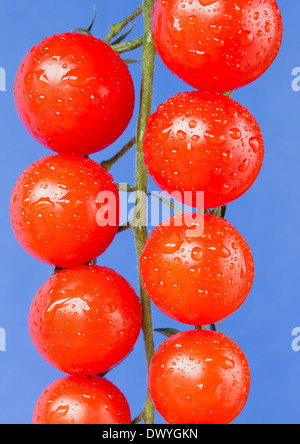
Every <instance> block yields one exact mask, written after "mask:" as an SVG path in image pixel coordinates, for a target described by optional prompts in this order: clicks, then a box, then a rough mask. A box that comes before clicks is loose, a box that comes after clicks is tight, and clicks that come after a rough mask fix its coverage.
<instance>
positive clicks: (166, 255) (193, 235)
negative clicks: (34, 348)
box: [140, 0, 283, 424]
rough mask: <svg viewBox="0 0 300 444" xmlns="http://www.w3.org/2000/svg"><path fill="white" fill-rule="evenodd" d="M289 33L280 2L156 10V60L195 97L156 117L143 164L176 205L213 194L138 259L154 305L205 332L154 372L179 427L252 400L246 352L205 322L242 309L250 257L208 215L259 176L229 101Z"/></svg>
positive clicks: (254, 146) (246, 123)
mask: <svg viewBox="0 0 300 444" xmlns="http://www.w3.org/2000/svg"><path fill="white" fill-rule="evenodd" d="M282 28H283V27H282V19H281V15H280V11H279V9H278V6H277V4H276V2H275V0H251V1H249V0H238V1H234V2H233V1H231V0H168V1H166V0H155V2H154V10H153V14H152V32H153V39H154V43H155V46H156V49H157V52H158V54H159V55H160V57H161V59H162V61H163V62H164V63H165V65H166V66H167V67H168V68H169V69H170V70H171V71H172V72H173V73H174V74H176V75H177V76H178V77H180V78H181V79H182V80H184V81H185V82H186V83H188V84H189V85H190V86H192V87H194V88H197V90H198V91H192V92H185V93H181V94H177V95H176V96H175V97H172V98H170V99H169V100H168V101H167V102H166V103H163V104H162V105H160V106H159V107H158V109H157V111H156V112H155V113H154V114H153V115H152V116H150V118H149V120H148V125H147V129H146V134H145V138H144V155H145V162H146V165H147V167H148V171H149V173H150V175H151V176H152V178H153V179H154V181H155V182H156V184H157V185H158V186H159V187H160V188H161V189H162V190H163V191H165V192H167V193H169V194H170V195H171V197H172V198H174V199H175V200H177V201H179V202H181V203H184V204H185V205H188V206H190V207H194V208H195V207H197V203H198V202H201V200H200V199H199V200H198V193H199V192H200V191H202V192H204V205H203V207H204V209H205V210H206V213H208V214H205V215H204V218H203V219H201V218H200V219H199V217H197V213H195V214H192V213H190V214H189V213H185V214H183V215H182V214H178V215H175V216H173V217H172V218H171V219H170V220H168V221H166V222H164V223H162V224H161V225H159V226H158V227H157V228H155V229H154V230H153V231H152V233H151V236H150V238H149V239H148V241H147V243H146V246H145V249H144V253H143V255H142V257H141V262H140V265H141V276H142V281H143V284H144V287H145V289H146V290H147V292H148V295H149V297H150V298H151V299H152V301H153V302H154V304H155V305H156V306H157V307H158V308H159V309H160V310H161V311H162V312H163V313H165V314H166V315H168V316H169V317H171V318H173V319H175V320H177V321H179V322H182V323H184V324H190V325H194V326H196V328H197V329H196V330H193V331H187V332H183V333H178V334H177V335H176V336H172V337H171V338H170V339H169V340H167V341H165V343H164V344H163V345H162V346H161V347H160V348H159V350H158V351H157V353H156V354H155V356H154V358H153V360H152V363H151V366H150V371H149V392H150V395H151V398H152V401H153V403H154V405H155V407H156V409H157V410H158V411H159V413H160V414H161V415H162V416H163V417H164V419H165V420H166V421H167V422H168V423H170V424H191V423H192V424H215V423H218V424H227V423H230V422H232V421H233V420H234V419H235V418H236V417H237V416H238V415H239V413H240V412H241V411H242V409H243V407H244V406H245V403H246V400H247V397H248V394H249V389H250V370H249V366H248V363H247V360H246V358H245V356H244V354H243V353H242V352H241V350H240V349H239V348H238V346H237V345H236V344H235V343H234V342H233V341H231V340H230V339H228V338H226V337H225V336H224V335H222V334H220V333H217V332H215V331H207V327H206V325H208V324H211V327H212V330H215V325H214V324H215V323H216V322H218V321H222V320H223V319H225V318H226V317H228V316H229V315H231V314H232V313H233V312H234V311H236V310H237V309H238V308H239V307H240V306H241V304H242V303H243V302H244V301H245V299H246V298H247V296H248V294H249V292H250V290H251V286H252V283H253V279H254V264H253V258H252V254H251V250H250V248H249V246H248V245H247V243H246V241H245V240H244V238H243V237H242V236H241V235H240V234H239V233H238V231H237V230H236V229H235V228H233V227H232V225H231V224H230V223H229V222H227V221H226V220H224V219H223V218H221V217H217V216H216V215H213V214H211V213H212V210H211V209H216V207H221V206H226V205H227V204H228V203H230V202H232V201H233V200H235V199H237V198H239V197H240V196H241V195H242V194H244V193H245V192H246V191H247V190H248V189H249V188H250V187H251V186H252V184H253V183H254V181H255V180H256V178H257V176H258V174H259V172H260V169H261V166H262V162H263V157H264V142H263V137H262V134H261V131H260V128H259V125H258V124H257V122H256V120H255V118H254V117H253V116H252V115H251V114H250V112H249V111H248V110H247V109H246V108H244V107H243V106H242V105H240V104H239V103H237V102H236V101H234V100H233V99H232V98H231V97H229V96H231V93H230V92H231V91H232V90H234V89H237V88H240V87H242V86H244V85H246V84H248V83H250V82H252V81H254V80H255V79H256V78H258V77H259V76H260V75H261V74H263V73H264V72H265V71H266V70H267V69H268V68H269V66H270V65H271V64H272V62H273V61H274V59H275V57H276V55H277V53H278V51H279V48H280V44H281V39H282V32H283V30H282ZM221 93H225V94H221ZM213 213H215V210H214V211H213ZM218 213H219V214H220V213H222V212H218ZM165 333H166V331H165ZM167 333H168V332H167ZM171 333H173V332H171ZM171 333H170V332H169V333H168V334H171Z"/></svg>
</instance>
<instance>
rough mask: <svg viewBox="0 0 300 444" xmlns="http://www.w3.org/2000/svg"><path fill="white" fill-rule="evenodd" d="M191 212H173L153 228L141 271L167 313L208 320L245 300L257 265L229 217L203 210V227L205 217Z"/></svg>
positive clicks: (221, 316) (218, 317)
mask: <svg viewBox="0 0 300 444" xmlns="http://www.w3.org/2000/svg"><path fill="white" fill-rule="evenodd" d="M193 217H194V216H193V215H192V214H191V213H186V214H185V215H181V214H179V215H176V216H173V217H171V219H170V220H169V223H168V225H166V223H162V224H161V225H159V226H158V227H157V228H155V229H154V230H153V231H152V233H151V235H150V237H149V239H148V241H147V244H146V246H145V249H144V252H143V255H142V257H141V276H142V280H143V284H144V287H145V289H146V291H147V293H148V295H149V297H150V298H151V299H152V301H153V302H154V304H155V305H156V306H157V307H158V308H159V309H160V310H161V311H162V312H163V313H165V314H166V315H167V316H169V317H170V318H173V319H175V320H177V321H179V322H182V323H184V324H190V325H208V324H213V323H215V322H218V321H221V320H222V319H224V318H226V317H228V316H230V315H231V314H232V313H233V312H235V311H236V310H237V309H238V308H239V307H240V306H241V305H242V304H243V302H244V301H245V300H246V298H247V296H248V294H249V292H250V290H251V287H252V284H253V279H254V264H253V258H252V254H251V250H250V248H249V246H248V245H247V243H246V241H245V240H244V238H243V237H242V236H241V235H240V233H239V232H238V231H237V230H236V229H235V228H234V227H233V226H232V225H231V224H230V223H229V222H228V221H226V220H224V219H221V218H219V217H217V216H212V215H204V231H203V230H202V228H203V227H202V226H201V224H202V221H200V220H195V219H193ZM191 227H192V228H191ZM198 230H199V231H198ZM193 232H194V234H193ZM202 233H203V234H202Z"/></svg>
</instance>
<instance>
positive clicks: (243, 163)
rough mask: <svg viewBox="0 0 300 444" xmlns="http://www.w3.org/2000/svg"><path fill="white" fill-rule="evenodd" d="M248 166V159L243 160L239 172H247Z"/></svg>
mask: <svg viewBox="0 0 300 444" xmlns="http://www.w3.org/2000/svg"><path fill="white" fill-rule="evenodd" d="M249 164H250V159H245V160H244V161H243V162H242V163H241V165H240V166H239V171H240V172H241V173H245V172H246V171H247V170H248V168H249Z"/></svg>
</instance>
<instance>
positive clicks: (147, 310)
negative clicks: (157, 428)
mask: <svg viewBox="0 0 300 444" xmlns="http://www.w3.org/2000/svg"><path fill="white" fill-rule="evenodd" d="M153 6H154V0H144V1H143V8H144V39H143V58H142V85H141V98H140V111H139V118H138V128H137V150H136V189H137V190H138V191H141V192H143V193H145V195H146V194H147V190H148V171H147V167H146V164H145V162H144V153H143V140H144V135H145V131H146V126H147V120H148V117H149V116H150V114H151V108H152V95H153V80H154V66H155V58H156V51H155V47H154V43H153V39H152V32H151V14H152V9H153ZM146 213H147V200H146V199H145V200H144V201H143V202H140V205H139V209H138V210H136V215H135V216H136V220H137V221H138V224H137V226H136V227H135V228H134V236H135V244H136V251H137V260H138V267H139V268H140V265H139V264H140V258H141V256H142V253H143V250H144V247H145V244H146V240H147V237H148V233H147V228H146V224H145V223H143V222H145V218H146ZM139 283H140V293H141V304H142V309H143V324H142V329H143V334H144V342H145V350H146V360H147V366H148V367H149V366H150V363H151V360H152V357H153V356H154V353H155V349H154V340H153V322H152V311H151V302H150V298H149V296H148V295H147V293H146V291H145V289H144V287H143V284H142V279H141V275H140V272H139ZM142 418H143V420H144V422H145V424H153V423H154V406H153V404H152V401H151V399H150V396H149V392H148V393H147V399H146V402H145V406H144V411H143V414H142Z"/></svg>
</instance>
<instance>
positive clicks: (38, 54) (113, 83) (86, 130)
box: [14, 33, 135, 155]
mask: <svg viewBox="0 0 300 444" xmlns="http://www.w3.org/2000/svg"><path fill="white" fill-rule="evenodd" d="M14 93H15V103H16V107H17V111H18V113H19V116H20V118H21V120H22V122H23V124H24V125H25V127H26V129H27V130H28V131H29V133H30V134H31V135H32V136H33V137H34V138H35V139H36V140H37V141H38V142H40V143H41V144H43V145H45V146H46V147H47V148H49V149H51V150H53V151H55V152H58V153H64V154H82V155H85V154H90V153H95V152H97V151H100V150H102V149H104V148H106V147H107V146H109V145H111V144H112V143H113V142H114V141H115V140H117V139H118V138H119V136H120V135H121V134H122V133H123V131H124V130H125V129H126V127H127V125H128V124H129V122H130V120H131V117H132V114H133V109H134V101H135V93H134V85H133V81H132V78H131V75H130V72H129V70H128V67H127V65H126V64H125V62H124V61H123V60H122V59H121V57H120V56H119V55H118V54H117V53H116V52H115V51H114V50H113V49H112V48H111V47H110V46H109V45H107V44H106V43H104V42H102V41H101V40H99V39H96V38H95V37H93V36H87V35H84V34H80V33H66V34H56V35H54V36H52V37H49V38H46V39H44V40H43V41H42V42H40V43H38V44H37V45H36V46H35V47H34V48H33V49H32V50H31V51H30V52H29V53H28V54H27V55H26V56H25V58H24V60H23V62H22V64H21V66H20V68H19V70H18V72H17V76H16V81H15V86H14Z"/></svg>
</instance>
